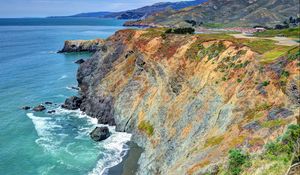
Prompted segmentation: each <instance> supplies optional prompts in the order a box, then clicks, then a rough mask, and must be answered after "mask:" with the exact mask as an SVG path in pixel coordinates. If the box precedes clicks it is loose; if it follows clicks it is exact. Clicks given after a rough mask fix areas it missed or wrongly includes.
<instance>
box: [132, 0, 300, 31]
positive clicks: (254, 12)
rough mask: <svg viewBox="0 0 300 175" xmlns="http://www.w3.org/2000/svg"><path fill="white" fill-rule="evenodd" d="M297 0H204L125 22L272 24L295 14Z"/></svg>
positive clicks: (164, 24) (224, 24) (297, 8)
mask: <svg viewBox="0 0 300 175" xmlns="http://www.w3.org/2000/svg"><path fill="white" fill-rule="evenodd" d="M299 8H300V7H299V1H298V0H226V1H224V0H208V2H206V3H203V4H201V5H198V6H194V7H190V8H185V9H182V10H180V11H178V12H162V13H159V14H154V15H152V16H150V17H149V18H147V19H145V20H143V21H136V22H132V23H127V25H146V24H151V25H160V26H191V24H190V23H187V22H186V20H189V21H191V20H192V21H195V22H196V25H197V26H199V25H200V26H210V25H212V24H213V25H216V24H217V25H218V26H220V27H222V26H246V27H253V26H254V25H264V26H274V25H276V24H279V23H282V22H283V21H284V20H287V19H288V18H289V17H291V16H293V17H297V15H299Z"/></svg>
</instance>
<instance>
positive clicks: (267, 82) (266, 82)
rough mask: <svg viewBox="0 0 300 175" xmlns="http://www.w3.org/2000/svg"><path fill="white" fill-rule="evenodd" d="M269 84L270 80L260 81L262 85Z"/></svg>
mask: <svg viewBox="0 0 300 175" xmlns="http://www.w3.org/2000/svg"><path fill="white" fill-rule="evenodd" d="M269 84H270V81H264V82H262V86H268V85H269Z"/></svg>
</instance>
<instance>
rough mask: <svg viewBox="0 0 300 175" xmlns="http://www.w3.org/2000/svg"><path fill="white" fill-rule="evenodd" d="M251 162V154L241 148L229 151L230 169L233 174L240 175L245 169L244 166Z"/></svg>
mask: <svg viewBox="0 0 300 175" xmlns="http://www.w3.org/2000/svg"><path fill="white" fill-rule="evenodd" d="M248 162H249V155H247V154H245V153H243V152H242V151H241V150H239V149H232V150H230V151H229V166H228V170H229V173H230V174H231V175H239V174H241V172H242V171H243V166H244V165H245V164H246V163H248Z"/></svg>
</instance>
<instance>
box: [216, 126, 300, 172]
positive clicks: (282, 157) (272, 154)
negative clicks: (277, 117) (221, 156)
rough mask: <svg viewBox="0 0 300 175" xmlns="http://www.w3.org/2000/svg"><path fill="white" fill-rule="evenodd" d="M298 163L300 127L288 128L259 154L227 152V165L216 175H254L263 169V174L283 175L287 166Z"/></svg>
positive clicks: (238, 150) (299, 155)
mask: <svg viewBox="0 0 300 175" xmlns="http://www.w3.org/2000/svg"><path fill="white" fill-rule="evenodd" d="M299 162H300V125H299V124H293V125H290V126H288V128H287V131H286V132H285V133H284V134H283V135H282V136H280V137H278V138H277V139H276V140H275V141H272V142H269V143H267V144H266V145H265V146H264V151H263V152H262V153H261V154H252V155H250V154H249V153H247V152H243V151H242V150H241V149H232V150H230V151H229V152H228V165H227V166H224V167H223V168H221V169H220V172H219V173H218V174H222V175H240V174H255V172H256V171H257V170H258V169H260V168H263V169H264V174H274V175H281V174H285V173H286V171H287V170H288V168H289V166H291V165H293V164H296V163H299Z"/></svg>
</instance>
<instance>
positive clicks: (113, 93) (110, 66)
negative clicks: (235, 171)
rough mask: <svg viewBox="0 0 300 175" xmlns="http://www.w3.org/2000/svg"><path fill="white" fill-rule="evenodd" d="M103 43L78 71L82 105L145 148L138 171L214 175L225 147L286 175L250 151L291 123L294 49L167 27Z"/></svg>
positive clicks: (298, 100)
mask: <svg viewBox="0 0 300 175" xmlns="http://www.w3.org/2000/svg"><path fill="white" fill-rule="evenodd" d="M261 42H264V43H265V45H261V44H259V43H261ZM102 44H103V46H102V49H99V50H98V51H96V52H95V54H94V55H93V56H92V57H91V58H90V59H88V60H86V61H85V62H84V63H82V64H81V65H80V67H79V69H78V72H77V81H78V84H79V87H80V98H81V100H82V103H81V105H80V109H81V110H82V111H84V112H85V113H86V114H88V115H89V116H91V117H95V118H97V119H98V121H99V123H102V124H109V125H116V129H117V130H118V131H122V132H129V133H132V141H133V142H135V143H136V144H137V145H139V146H140V147H142V148H144V152H143V153H142V155H141V157H140V159H139V162H138V163H139V168H138V171H137V174H139V175H153V174H170V175H177V174H187V175H198V174H222V173H224V172H225V171H227V169H228V166H227V165H228V162H229V161H228V154H229V153H228V152H229V150H231V149H240V150H243V151H245V152H247V153H249V154H251V155H252V156H251V161H253V162H254V163H253V164H252V167H251V166H250V167H247V168H245V170H244V173H245V174H262V173H263V172H268V174H278V175H279V174H284V173H286V171H287V170H288V168H289V164H280V171H279V170H278V169H276V168H272V167H273V166H272V165H276V164H275V163H278V162H275V161H274V160H271V159H270V160H269V159H260V158H259V156H258V155H260V154H261V153H263V152H264V149H265V146H266V145H267V143H269V142H271V141H276V139H277V138H278V137H280V136H282V135H283V134H284V133H285V132H286V131H287V128H288V126H290V125H293V124H294V125H296V124H297V120H298V121H299V107H300V92H299V90H300V75H299V70H300V64H299V62H300V60H299V56H297V55H298V52H299V51H298V50H299V49H298V48H297V47H285V49H286V50H287V52H286V53H283V54H280V55H278V56H277V55H276V54H273V52H275V51H276V52H278V48H279V47H280V48H281V47H282V46H278V45H276V44H275V43H274V41H269V40H262V41H260V40H251V39H237V38H234V37H231V36H229V35H226V34H220V35H217V34H211V35H210V34H197V35H178V34H166V33H165V29H146V30H133V29H127V30H120V31H118V32H116V33H115V34H114V35H113V36H111V37H109V38H108V39H107V40H105V42H103V43H102ZM266 46H268V47H266ZM104 48H105V49H104ZM281 49H282V48H281ZM274 55H275V56H274ZM294 128H295V127H294ZM255 155H257V156H255ZM255 157H258V158H257V159H255ZM252 159H253V160H252ZM249 161H250V160H249ZM257 170H259V171H257Z"/></svg>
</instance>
